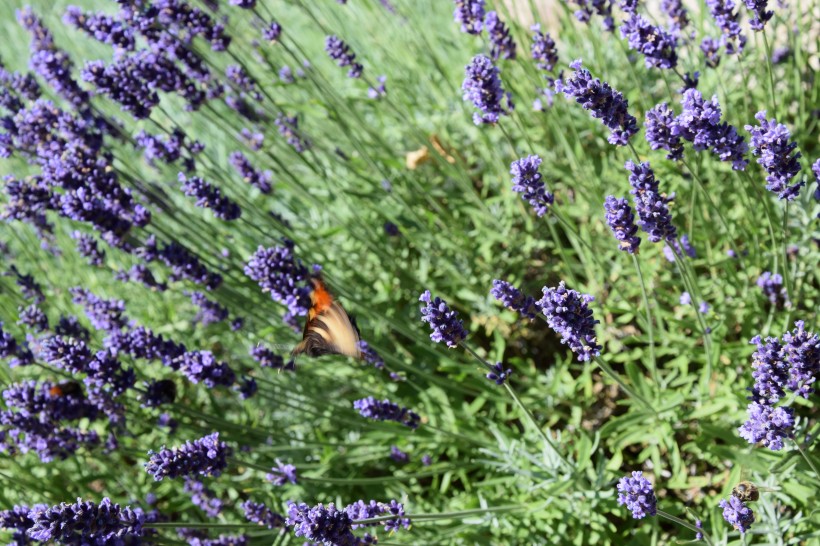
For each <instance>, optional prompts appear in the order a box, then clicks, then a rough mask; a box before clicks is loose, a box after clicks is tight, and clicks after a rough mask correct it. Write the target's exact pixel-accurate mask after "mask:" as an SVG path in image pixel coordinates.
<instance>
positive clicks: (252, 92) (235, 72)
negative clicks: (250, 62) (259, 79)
mask: <svg viewBox="0 0 820 546" xmlns="http://www.w3.org/2000/svg"><path fill="white" fill-rule="evenodd" d="M225 77H226V78H228V81H230V82H231V83H233V84H234V85H235V86H236V87H237V88H239V90H240V91H241V92H242V93H244V94H246V95H249V96H250V97H251V98H253V100H255V101H261V100H262V93H260V92H259V90H258V89H257V86H256V82H255V81H254V79H253V78H252V77H251V75H250V74H248V73H247V72H246V71H245V69H244V68H242V67H241V66H239V65H237V64H231V65H228V67H227V68H226V69H225Z"/></svg>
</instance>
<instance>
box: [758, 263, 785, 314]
mask: <svg viewBox="0 0 820 546" xmlns="http://www.w3.org/2000/svg"><path fill="white" fill-rule="evenodd" d="M757 286H759V287H760V290H762V291H763V295H764V296H766V299H768V300H769V303H770V304H772V305H774V306H777V307H778V308H781V307H784V306H787V305H788V304H789V297H788V294H787V292H786V288H785V287H784V286H783V277H782V276H781V275H780V274H778V273H772V272H771V271H764V272H763V273H762V274H761V275H760V277H758V278H757Z"/></svg>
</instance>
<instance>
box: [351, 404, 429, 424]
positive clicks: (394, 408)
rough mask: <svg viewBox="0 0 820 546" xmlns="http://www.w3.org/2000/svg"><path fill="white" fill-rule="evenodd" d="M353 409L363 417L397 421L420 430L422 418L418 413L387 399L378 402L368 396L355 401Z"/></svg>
mask: <svg viewBox="0 0 820 546" xmlns="http://www.w3.org/2000/svg"><path fill="white" fill-rule="evenodd" d="M353 407H354V408H355V409H357V410H359V413H360V414H361V416H362V417H367V418H368V419H375V420H377V421H395V422H397V423H401V424H402V425H404V426H406V427H410V428H412V429H416V428H418V426H419V423H420V422H421V417H419V415H418V414H417V413H416V412H414V411H412V410H410V409H408V408H403V407H401V406H399V405H398V404H395V403H393V402H391V401H390V400H387V399H384V400H376V399H375V398H373V397H372V396H368V397H367V398H362V399H361V400H355V401H354V402H353Z"/></svg>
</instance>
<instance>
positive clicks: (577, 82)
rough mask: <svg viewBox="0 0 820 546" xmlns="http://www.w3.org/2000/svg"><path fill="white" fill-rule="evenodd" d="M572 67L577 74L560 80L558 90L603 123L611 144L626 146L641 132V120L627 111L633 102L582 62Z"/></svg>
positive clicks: (578, 61)
mask: <svg viewBox="0 0 820 546" xmlns="http://www.w3.org/2000/svg"><path fill="white" fill-rule="evenodd" d="M569 66H570V68H572V69H573V70H575V72H574V73H573V77H572V78H571V79H559V80H556V81H555V90H556V91H557V92H558V93H563V94H564V95H566V96H567V97H568V98H572V99H575V102H577V103H578V104H580V105H581V106H583V108H584V110H589V111H590V113H591V114H592V117H593V118H597V119H600V120H601V123H603V124H604V125H605V126H606V127H607V128H608V129H609V131H610V135H609V138H607V140H608V141H609V143H610V144H614V145H616V146H626V144H627V143H628V142H629V139H630V138H631V137H632V135H634V134H635V133H637V132H638V123H637V120H636V119H635V118H634V117H633V116H631V115H630V114H629V112H628V110H627V108H628V107H629V101H627V100H626V99H624V96H623V95H622V94H621V93H619V92H618V91H615V90H614V89H612V88H611V87H610V86H609V84H608V83H601V81H600V80H599V79H598V78H593V77H592V74H590V73H589V70H587V69H586V68H584V67H583V66H582V65H581V60H580V59H578V60H576V61H573V62H572V63H571V64H570V65H569Z"/></svg>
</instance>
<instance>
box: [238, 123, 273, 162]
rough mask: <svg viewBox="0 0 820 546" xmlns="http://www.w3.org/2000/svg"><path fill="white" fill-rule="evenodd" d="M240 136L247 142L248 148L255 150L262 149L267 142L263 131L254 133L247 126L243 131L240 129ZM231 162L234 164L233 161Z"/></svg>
mask: <svg viewBox="0 0 820 546" xmlns="http://www.w3.org/2000/svg"><path fill="white" fill-rule="evenodd" d="M240 136H241V137H242V140H243V141H244V142H245V144H247V146H248V148H250V149H251V150H253V151H254V152H258V151H259V150H261V149H262V144H263V143H264V142H265V135H264V134H263V133H254V132H253V131H251V130H250V129H248V128H247V127H243V128H242V131H240ZM231 164H233V162H232V163H231Z"/></svg>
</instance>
